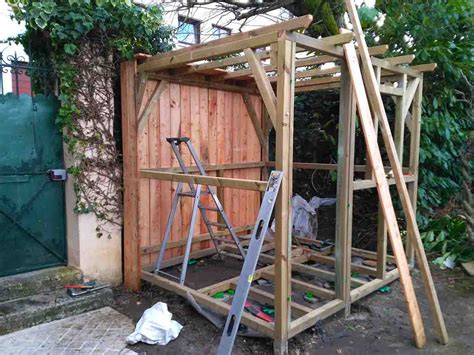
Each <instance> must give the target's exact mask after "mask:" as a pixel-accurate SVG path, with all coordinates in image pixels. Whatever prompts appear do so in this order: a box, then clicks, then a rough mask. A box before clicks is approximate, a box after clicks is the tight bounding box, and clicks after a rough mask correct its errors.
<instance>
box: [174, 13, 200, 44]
mask: <svg viewBox="0 0 474 355" xmlns="http://www.w3.org/2000/svg"><path fill="white" fill-rule="evenodd" d="M176 35H177V37H178V41H179V42H181V43H185V44H196V43H199V42H201V22H199V21H197V20H194V19H191V18H187V17H181V16H180V17H178V30H177V33H176Z"/></svg>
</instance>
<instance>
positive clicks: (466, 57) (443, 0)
mask: <svg viewBox="0 0 474 355" xmlns="http://www.w3.org/2000/svg"><path fill="white" fill-rule="evenodd" d="M376 7H377V9H378V10H379V11H380V12H381V13H383V14H385V21H384V23H383V25H382V26H381V27H377V26H376V25H375V24H374V25H373V26H372V28H371V31H369V37H370V40H373V39H374V37H375V36H379V37H380V43H386V44H388V45H389V46H390V50H391V52H390V53H391V54H392V55H402V54H410V53H412V54H415V56H416V58H415V61H414V64H416V63H430V62H434V63H437V64H438V68H437V69H436V71H435V72H434V73H426V74H425V80H424V96H423V107H422V112H423V114H422V127H421V143H420V145H421V149H420V174H419V178H420V181H419V183H420V187H419V192H418V194H419V199H418V206H419V209H418V210H419V214H418V219H419V222H420V224H421V225H426V224H427V223H428V221H429V219H430V218H431V217H432V216H433V215H434V214H435V212H436V210H437V209H439V208H440V207H443V206H445V205H446V204H447V203H448V202H449V201H451V200H452V199H453V197H455V196H456V194H457V193H458V192H459V191H460V188H461V184H462V177H461V172H460V169H461V164H460V157H461V156H462V155H463V154H464V152H465V151H466V145H467V140H468V134H469V131H470V130H471V129H472V121H471V99H472V97H471V88H472V85H471V82H472V79H473V71H472V69H473V60H472V59H473V58H472V53H473V49H474V48H473V43H474V42H473V27H472V17H473V7H472V4H471V2H470V1H469V0H435V1H429V2H427V1H423V0H414V1H413V0H411V1H403V0H396V1H377V3H376ZM366 11H368V10H366Z"/></svg>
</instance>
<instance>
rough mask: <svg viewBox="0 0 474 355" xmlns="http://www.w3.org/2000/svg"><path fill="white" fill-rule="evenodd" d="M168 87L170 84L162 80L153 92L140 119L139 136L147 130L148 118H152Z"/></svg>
mask: <svg viewBox="0 0 474 355" xmlns="http://www.w3.org/2000/svg"><path fill="white" fill-rule="evenodd" d="M167 86H168V82H167V81H165V80H162V81H160V82H159V83H157V84H156V86H155V89H154V90H153V93H152V94H151V96H150V98H149V99H148V102H147V103H146V106H145V108H144V109H143V111H142V113H141V115H140V116H139V117H138V134H140V133H141V132H143V130H144V129H145V126H146V124H147V122H148V117H150V113H151V112H152V110H153V106H154V105H155V103H156V102H157V101H158V100H159V99H160V96H161V94H162V93H163V91H165V89H166V87H167ZM137 112H138V111H137Z"/></svg>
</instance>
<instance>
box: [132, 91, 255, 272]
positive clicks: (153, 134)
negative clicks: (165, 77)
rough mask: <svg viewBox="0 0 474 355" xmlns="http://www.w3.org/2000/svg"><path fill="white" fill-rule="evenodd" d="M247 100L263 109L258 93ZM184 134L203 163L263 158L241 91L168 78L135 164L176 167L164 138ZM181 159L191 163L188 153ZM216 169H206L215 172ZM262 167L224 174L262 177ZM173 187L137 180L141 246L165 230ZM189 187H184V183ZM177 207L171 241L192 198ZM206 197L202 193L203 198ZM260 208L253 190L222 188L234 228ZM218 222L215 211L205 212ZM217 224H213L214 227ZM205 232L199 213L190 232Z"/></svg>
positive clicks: (181, 233) (178, 251)
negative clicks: (189, 139)
mask: <svg viewBox="0 0 474 355" xmlns="http://www.w3.org/2000/svg"><path fill="white" fill-rule="evenodd" d="M155 85H156V83H153V82H151V83H149V84H148V86H147V89H146V92H145V99H144V102H147V100H148V97H149V96H150V95H151V93H152V92H153V89H154V87H155ZM251 100H252V102H253V104H254V106H255V111H256V112H257V114H258V115H259V120H260V119H261V118H260V113H261V111H262V110H261V108H262V106H261V105H262V103H261V99H260V98H259V97H257V96H252V97H251ZM171 136H173V137H176V136H187V137H190V138H191V141H192V143H193V145H194V148H195V149H196V151H197V152H198V153H199V155H200V157H201V161H202V162H203V164H229V163H244V162H258V161H261V160H262V159H261V146H260V144H259V141H258V138H257V135H256V133H255V130H254V128H253V126H252V122H251V120H250V118H249V117H248V113H247V109H246V106H245V104H244V102H243V99H242V96H241V94H239V93H234V92H227V91H221V90H213V89H207V88H199V87H194V86H187V85H180V84H174V83H170V84H169V85H168V86H167V88H166V89H165V91H164V92H163V93H162V95H161V96H160V100H159V101H158V104H154V106H153V111H152V112H151V115H150V119H149V120H148V122H147V126H145V129H144V130H143V132H142V133H141V134H139V137H138V140H139V143H138V160H139V169H143V168H156V167H171V166H178V164H177V161H176V158H175V157H174V154H173V152H172V150H171V147H170V145H169V143H167V142H166V140H165V139H166V137H171ZM183 157H184V160H185V162H186V163H187V164H189V165H191V157H190V155H189V154H187V152H186V154H183ZM215 174H216V173H215V172H209V175H214V176H215ZM260 174H261V172H260V169H259V168H252V169H239V170H226V171H225V172H224V176H225V177H234V178H241V179H255V180H259V179H260V177H261V176H260ZM175 188H176V184H175V183H173V184H172V183H171V182H167V181H159V180H148V179H141V180H140V199H139V201H140V202H139V204H140V206H139V226H140V227H139V234H140V240H141V247H144V246H151V245H157V244H159V243H161V241H162V239H163V234H164V230H165V227H166V223H167V218H168V214H169V210H170V206H171V199H172V197H173V194H174V189H175ZM186 188H187V187H186ZM181 201H182V202H181V203H180V206H179V207H178V213H177V215H176V219H175V222H174V223H173V229H172V234H171V240H172V241H175V240H180V239H185V238H186V233H187V231H188V228H189V220H190V216H191V208H192V204H191V203H192V199H190V198H184V199H182V200H181ZM206 202H209V196H207V197H204V203H206ZM259 207H260V195H259V193H258V192H256V191H245V190H235V189H226V190H225V192H224V208H225V211H226V212H227V215H228V216H229V218H230V220H231V222H232V224H233V226H234V227H238V226H241V225H245V224H251V223H254V222H255V218H256V217H257V214H258V209H259ZM209 215H210V216H211V218H212V220H214V221H216V219H217V216H216V213H213V212H211V213H210V214H209ZM214 228H215V227H214ZM200 233H207V230H206V227H205V225H204V223H203V221H202V218H199V221H198V225H197V226H196V228H195V233H194V235H197V234H200ZM208 247H210V242H209V241H205V242H201V243H200V244H194V245H193V251H194V250H199V249H204V248H208ZM182 254H183V247H178V248H173V249H171V250H170V251H169V252H167V254H166V258H169V257H173V256H178V255H182ZM156 257H157V254H156V253H153V254H147V255H144V256H143V259H142V264H143V265H147V264H150V263H153V262H154V261H155V260H156Z"/></svg>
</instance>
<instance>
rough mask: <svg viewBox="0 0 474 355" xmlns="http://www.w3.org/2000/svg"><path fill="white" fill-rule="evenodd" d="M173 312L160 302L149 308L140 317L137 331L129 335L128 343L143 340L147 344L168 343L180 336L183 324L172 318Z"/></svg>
mask: <svg viewBox="0 0 474 355" xmlns="http://www.w3.org/2000/svg"><path fill="white" fill-rule="evenodd" d="M172 316H173V315H172V314H171V313H170V312H169V311H168V305H167V304H166V303H163V302H158V303H157V304H155V305H154V306H153V307H151V308H148V309H147V310H146V311H145V312H144V313H143V315H142V317H141V318H140V320H139V321H138V323H137V326H136V327H135V331H134V332H133V333H132V334H130V335H129V336H128V337H127V343H128V344H136V343H138V342H140V341H141V342H143V343H147V344H152V345H154V344H158V345H166V344H168V343H169V342H170V341H171V340H174V339H176V338H177V337H178V335H179V333H180V332H181V329H182V328H183V326H182V325H181V324H179V323H178V322H176V321H174V320H171V318H172Z"/></svg>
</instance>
